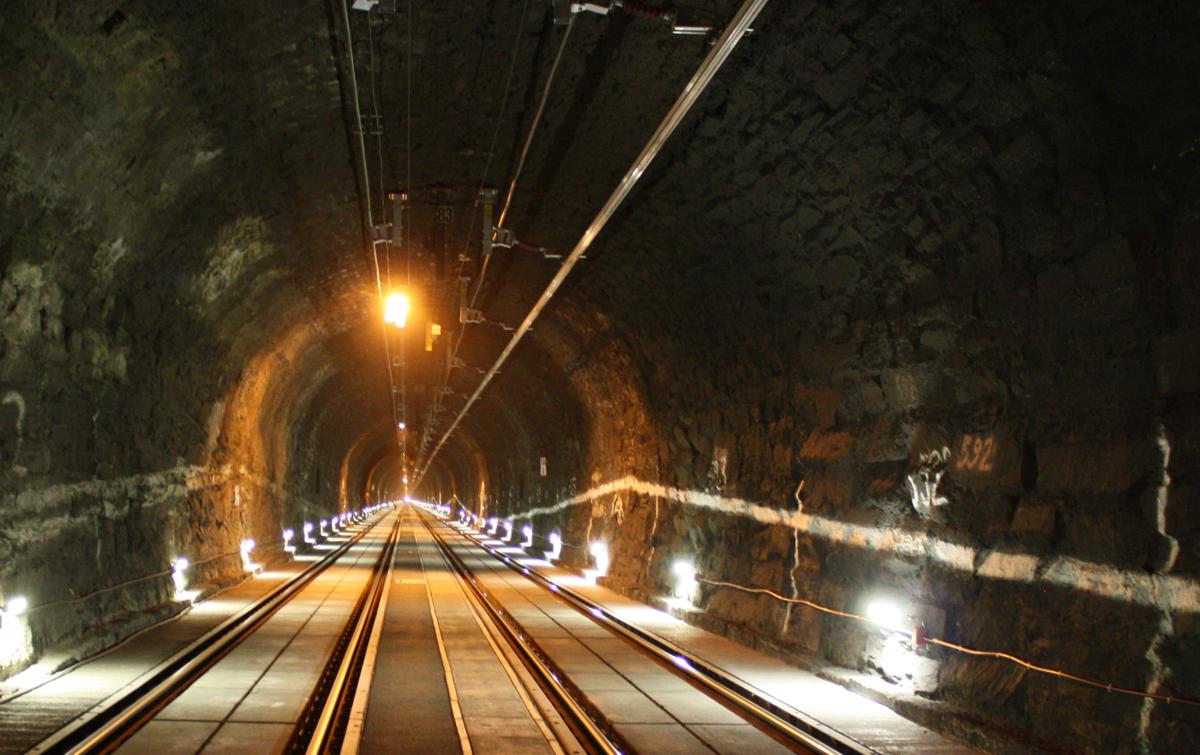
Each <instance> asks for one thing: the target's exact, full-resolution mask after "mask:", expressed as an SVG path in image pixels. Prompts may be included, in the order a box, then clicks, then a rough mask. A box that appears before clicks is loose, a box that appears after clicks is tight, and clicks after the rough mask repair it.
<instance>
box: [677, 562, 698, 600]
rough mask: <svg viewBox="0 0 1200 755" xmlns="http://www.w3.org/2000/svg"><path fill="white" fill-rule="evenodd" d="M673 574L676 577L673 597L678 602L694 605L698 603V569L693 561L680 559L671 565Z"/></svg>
mask: <svg viewBox="0 0 1200 755" xmlns="http://www.w3.org/2000/svg"><path fill="white" fill-rule="evenodd" d="M671 574H672V575H673V576H674V577H675V587H674V591H673V595H674V597H675V599H676V600H680V601H684V602H685V603H687V604H689V605H692V604H694V603H695V601H696V588H697V587H698V586H699V583H698V582H696V567H695V566H693V565H692V562H691V561H687V560H684V559H680V560H678V561H676V562H675V563H674V564H672V565H671Z"/></svg>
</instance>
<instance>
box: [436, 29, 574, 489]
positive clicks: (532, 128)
mask: <svg viewBox="0 0 1200 755" xmlns="http://www.w3.org/2000/svg"><path fill="white" fill-rule="evenodd" d="M574 26H575V14H571V18H570V20H569V21H568V22H567V28H566V29H565V30H563V36H562V40H560V41H559V43H558V52H557V53H556V54H555V56H554V62H553V63H552V64H551V66H550V72H549V74H548V75H547V76H546V84H545V86H543V87H542V96H541V97H540V98H539V100H538V106H537V109H536V110H535V111H534V114H533V120H532V121H530V123H529V131H528V132H527V133H526V134H525V142H524V143H523V144H522V146H521V153H520V155H519V156H518V158H517V164H516V166H515V167H514V169H513V175H512V179H511V180H510V181H509V183H508V193H507V196H506V197H505V199H504V205H503V207H502V209H501V210H500V215H499V219H498V220H497V221H496V228H497V229H500V228H503V227H504V221H505V219H506V218H507V217H508V211H509V208H510V207H511V205H512V199H513V193H514V192H515V191H516V189H517V181H519V180H520V178H521V172H522V171H523V170H524V168H525V159H526V158H527V157H528V156H529V148H530V147H531V146H532V145H533V138H534V136H535V135H536V134H537V129H538V126H539V125H540V124H541V121H542V113H543V112H545V110H546V102H547V101H548V100H549V99H550V90H551V88H552V87H553V86H554V79H555V77H556V76H557V75H558V64H559V63H561V62H562V58H563V53H564V52H565V51H566V49H567V40H569V39H570V37H571V29H572V28H573V27H574ZM485 180H486V176H485ZM480 189H481V190H482V186H481V187H480ZM476 207H478V203H476ZM473 217H474V213H472V218H473ZM472 223H474V221H472ZM492 237H493V238H495V232H493V234H492ZM468 238H469V237H468ZM491 259H492V256H491V255H490V254H489V255H487V256H485V257H484V258H483V265H482V267H480V269H479V278H478V279H477V280H476V281H475V289H474V290H473V291H472V292H471V298H470V300H469V302H468V303H467V309H468V310H470V309H474V308H475V303H476V302H477V301H478V299H479V293H480V292H481V291H482V290H483V281H484V278H485V277H486V276H487V270H488V263H489V262H490V261H491ZM466 332H467V329H466V324H465V323H464V325H463V328H462V329H461V330H459V332H458V338H457V339H456V340H455V343H454V348H453V350H452V351H451V356H450V360H449V364H448V365H447V367H446V379H445V380H444V381H443V383H442V389H444V388H445V387H447V386H449V384H450V373H451V371H452V370H453V363H454V360H455V359H456V358H457V357H458V352H459V349H461V348H462V342H463V338H464V337H465V336H466ZM442 392H443V390H441V389H439V390H438V392H437V393H435V394H434V400H435V401H437V400H439V399H440V396H441V394H442ZM431 420H432V417H431ZM431 426H432V421H431V422H427V423H426V425H425V429H426V430H427V429H428V428H430V427H431ZM425 441H426V433H425V432H423V434H422V438H421V447H420V450H419V451H418V454H419V456H418V459H417V464H418V465H420V463H421V461H422V458H423V457H424V454H425V448H426V445H425Z"/></svg>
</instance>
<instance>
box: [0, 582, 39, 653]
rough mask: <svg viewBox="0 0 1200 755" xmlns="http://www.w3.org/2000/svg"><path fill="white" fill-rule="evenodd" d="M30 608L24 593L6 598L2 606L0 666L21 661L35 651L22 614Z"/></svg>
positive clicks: (0, 615)
mask: <svg viewBox="0 0 1200 755" xmlns="http://www.w3.org/2000/svg"><path fill="white" fill-rule="evenodd" d="M28 610H29V601H28V600H26V599H25V597H24V596H23V595H13V596H12V597H9V598H7V599H5V601H4V606H3V607H0V666H9V665H14V664H17V663H20V662H21V661H23V660H25V659H27V658H29V656H30V655H31V654H32V653H33V646H32V644H31V642H30V640H31V637H30V635H29V632H28V627H27V626H26V622H25V621H23V620H22V619H21V616H22V615H23V614H24V613H25V612H26V611H28Z"/></svg>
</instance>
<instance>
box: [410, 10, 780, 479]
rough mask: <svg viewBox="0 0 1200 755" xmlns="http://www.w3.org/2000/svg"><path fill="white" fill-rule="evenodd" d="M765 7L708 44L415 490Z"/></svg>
mask: <svg viewBox="0 0 1200 755" xmlns="http://www.w3.org/2000/svg"><path fill="white" fill-rule="evenodd" d="M766 4H767V0H746V1H745V2H744V3H742V7H741V8H739V9H738V12H737V14H736V15H735V16H734V17H733V20H732V21H730V23H729V26H727V27H726V28H725V31H724V32H723V33H722V34H721V38H720V39H718V40H717V43H716V44H715V45H713V48H712V49H711V50H709V52H708V55H707V56H706V57H705V58H704V61H703V62H702V63H701V64H700V67H699V68H698V69H696V73H695V74H693V75H692V78H691V80H690V81H688V83H687V86H685V87H684V88H683V92H682V93H680V95H679V98H678V99H676V100H675V104H674V105H672V106H671V109H670V110H669V111H668V112H667V115H666V117H664V118H663V120H662V123H660V124H659V125H658V128H657V129H656V130H655V131H654V134H653V135H651V137H650V140H649V141H648V142H646V146H645V147H643V148H642V152H641V154H639V155H638V157H637V159H636V160H634V162H633V165H631V166H630V168H629V170H628V171H626V172H625V176H624V177H623V178H622V179H621V182H620V183H619V184H618V185H617V188H616V189H614V190H613V193H612V195H611V196H610V197H609V198H608V201H607V202H605V203H604V206H603V207H601V208H600V212H599V213H597V214H596V217H595V218H594V219H593V220H592V223H591V225H589V226H588V228H587V230H586V231H584V233H583V236H582V237H580V239H579V241H578V242H577V243H576V244H575V248H574V249H572V250H571V254H570V255H568V256H567V259H566V260H564V261H563V264H562V266H561V267H559V269H558V273H556V274H555V276H554V278H553V279H552V280H551V281H550V283H549V284H548V285H547V286H546V290H545V291H543V292H542V295H541V296H540V297H538V300H537V303H536V304H534V305H533V308H532V309H531V310H529V314H527V315H526V316H525V319H524V321H522V322H521V325H520V327H518V328H517V330H516V332H514V333H513V335H512V338H511V339H509V342H508V345H507V346H505V347H504V351H502V352H500V356H498V357H497V358H496V362H495V364H493V365H492V367H491V369H489V370H488V371H487V373H486V374H485V375H484V376H483V380H482V381H481V382H480V383H479V387H477V388H476V389H475V392H474V393H472V394H471V397H470V398H469V399H467V403H466V404H464V405H463V408H462V409H461V410H459V412H458V416H456V417H455V418H454V422H452V423H451V424H450V427H448V428H447V429H446V432H445V433H443V434H442V437H441V440H439V441H438V443H437V446H435V447H434V449H433V451H432V452H431V453H430V454H429V458H428V459H426V460H425V463H424V464H423V465H422V466H421V469H420V471H419V472H418V473H417V476H416V485H414V487H417V486H419V485H420V484H421V480H422V479H423V478H424V476H425V471H426V470H427V469H429V465H430V463H432V462H433V459H434V457H435V456H437V454H438V452H439V451H441V449H442V446H444V445H445V444H446V441H447V440H448V439H449V438H450V436H451V435H452V434H453V433H454V430H455V429H456V428H457V427H458V425H459V423H460V422H462V419H463V417H465V416H466V415H467V412H468V411H470V410H471V407H472V406H474V405H475V402H476V401H478V400H479V397H480V395H482V394H483V391H484V389H486V388H487V386H488V384H489V383H491V382H492V379H493V378H495V377H496V374H497V373H498V372H499V371H500V367H501V366H503V364H504V363H505V362H506V361H508V358H509V356H511V355H512V353H513V351H514V350H515V349H516V348H517V344H519V343H520V342H521V339H522V338H524V337H525V334H526V333H528V332H529V329H530V328H532V327H533V323H534V321H535V320H537V318H538V317H539V316H540V315H541V314H542V310H544V309H545V308H546V305H547V304H549V303H550V300H551V299H552V298H553V297H554V294H555V293H556V292H557V291H558V289H559V287H561V286H562V284H563V281H565V280H566V279H567V276H568V275H570V274H571V270H573V269H574V267H575V265H576V264H578V262H579V260H580V258H582V257H583V255H584V253H585V252H586V251H587V250H588V247H590V246H591V245H592V242H593V241H595V240H596V237H597V236H598V235H600V231H602V230H603V229H604V226H605V225H607V224H608V221H609V220H610V219H611V218H612V216H613V214H614V213H615V212H616V211H617V208H618V207H620V206H621V203H622V202H624V201H625V198H626V197H628V196H629V192H631V191H632V190H633V187H634V186H635V185H636V184H637V182H638V180H639V179H641V177H642V174H643V173H645V172H646V168H647V167H649V166H650V163H651V162H653V161H654V158H655V157H657V156H658V153H659V152H660V151H662V148H663V145H664V144H666V142H667V139H669V138H670V137H671V134H672V133H674V132H675V129H676V128H678V126H679V124H680V123H681V122H682V121H683V119H684V117H685V116H686V115H687V114H688V112H689V111H690V110H691V109H692V106H693V105H695V104H696V101H697V100H698V99H699V98H700V95H701V94H702V93H703V92H704V90H705V88H707V87H708V84H709V83H710V82H711V81H712V79H713V77H714V76H715V75H716V73H717V71H718V70H720V68H721V66H722V65H723V64H724V63H725V61H726V59H728V58H729V55H730V54H731V53H732V52H733V49H734V48H735V47H737V44H738V42H740V41H741V39H742V37H743V36H745V34H746V31H747V30H748V29H749V28H750V25H751V24H752V23H754V19H755V18H757V17H758V14H759V13H760V12H761V11H762V9H763V8H764V7H765V6H766Z"/></svg>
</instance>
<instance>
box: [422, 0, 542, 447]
mask: <svg viewBox="0 0 1200 755" xmlns="http://www.w3.org/2000/svg"><path fill="white" fill-rule="evenodd" d="M528 10H529V0H525V2H524V3H522V5H521V17H520V19H519V20H518V21H517V33H516V35H515V39H514V40H513V49H512V54H511V55H510V56H509V62H508V75H507V76H506V77H505V79H504V94H503V95H502V96H501V98H500V109H499V111H498V112H497V113H496V126H495V127H494V128H493V129H492V142H491V146H489V147H488V156H487V160H485V161H484V164H483V177H482V178H481V179H480V181H479V190H478V191H476V192H475V201H474V203H473V204H472V205H471V219H470V221H468V224H467V232H466V234H465V235H464V237H463V249H462V253H461V254H459V262H458V272H457V273H456V274H455V278H456V279H457V278H461V277H462V273H463V266H464V262H463V261H464V260H465V259H466V257H467V249H468V248H469V247H470V244H471V229H472V228H474V227H475V215H476V213H477V212H478V211H479V194H480V193H481V192H482V191H483V188H484V187H485V186H487V180H488V176H489V175H490V173H491V170H492V160H493V159H494V158H495V155H496V143H497V142H498V141H499V139H500V128H501V127H502V126H503V124H504V112H505V110H507V108H508V98H509V95H510V94H511V92H512V81H513V74H514V73H515V72H516V69H517V57H518V54H519V53H520V50H521V36H522V34H524V32H525V18H526V14H527V12H528ZM486 271H487V259H486V258H485V259H484V267H483V269H482V270H481V271H480V278H482V277H483V274H484V273H485V272H486ZM465 330H466V328H465V323H464V327H463V328H462V329H460V330H459V332H458V337H457V338H456V339H455V342H454V346H453V348H452V349H451V352H450V360H449V362H448V364H447V366H446V376H445V379H444V380H443V381H442V386H441V389H444V388H445V387H446V386H448V385H449V384H450V373H451V371H452V370H453V367H452V364H453V362H454V359H455V358H457V357H458V350H459V347H460V346H461V345H462V339H463V333H464V332H465ZM441 389H439V390H437V391H435V392H434V394H433V399H432V401H431V403H430V406H429V412H428V415H427V418H426V421H425V424H424V426H423V427H422V428H421V444H420V447H419V448H418V451H417V454H418V459H417V464H418V465H419V464H420V461H421V458H422V457H423V456H424V455H425V448H426V445H427V444H428V442H429V432H430V427H431V426H432V424H433V421H434V416H435V414H436V408H437V407H439V406H440V402H441V393H442V390H441Z"/></svg>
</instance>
